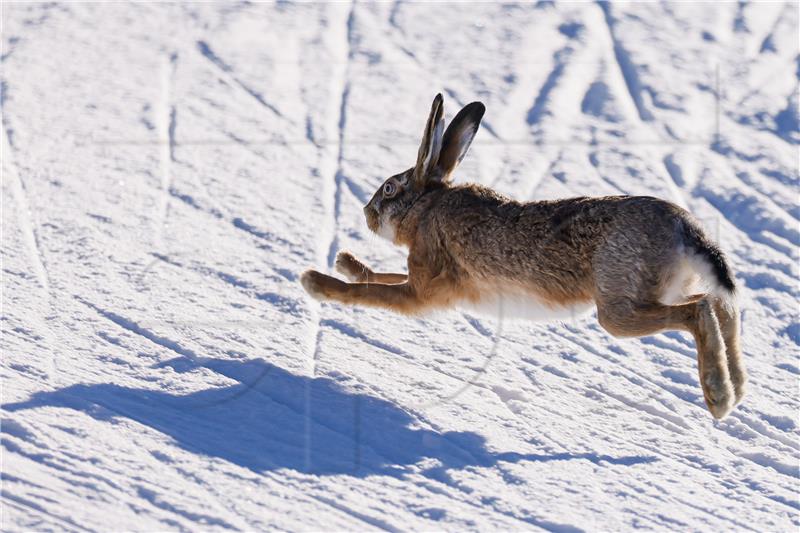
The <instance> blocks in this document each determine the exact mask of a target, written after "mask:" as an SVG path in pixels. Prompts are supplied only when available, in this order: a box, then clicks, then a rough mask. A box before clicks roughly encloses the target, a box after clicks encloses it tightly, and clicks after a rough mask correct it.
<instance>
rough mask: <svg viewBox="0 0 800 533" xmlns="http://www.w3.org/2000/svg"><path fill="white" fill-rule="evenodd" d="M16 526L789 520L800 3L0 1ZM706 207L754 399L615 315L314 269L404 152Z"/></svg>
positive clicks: (669, 525) (7, 391)
mask: <svg viewBox="0 0 800 533" xmlns="http://www.w3.org/2000/svg"><path fill="white" fill-rule="evenodd" d="M2 24H3V28H2V46H3V49H2V113H3V117H2V125H3V127H2V268H3V273H2V304H3V310H2V316H3V323H2V332H3V334H2V444H3V447H2V476H3V487H2V529H3V531H21V530H66V531H73V530H75V531H78V530H86V529H88V530H139V531H152V530H202V531H208V530H220V529H241V530H266V529H279V530H301V531H306V530H328V531H329V530H377V529H385V530H464V529H469V530H520V529H526V530H536V529H547V530H553V531H580V530H584V531H595V530H603V531H609V530H629V529H634V528H646V529H655V530H671V529H680V530H737V531H744V530H755V531H793V530H796V528H797V527H798V525H800V500H799V499H798V490H799V484H798V477H800V473H799V472H798V459H800V439H799V438H798V437H800V430H799V429H798V423H800V420H798V407H800V394H799V393H800V389H799V388H798V384H800V382H799V381H798V380H800V362H799V361H798V355H799V354H800V348H799V346H800V321H799V320H798V307H797V301H798V296H799V295H798V292H799V291H798V283H797V276H798V272H797V264H798V244H800V225H799V224H798V220H800V206H799V205H798V184H800V178H799V177H798V142H800V132H798V115H797V102H798V92H797V91H798V88H797V79H798V77H797V72H798V68H799V66H798V59H797V57H798V55H797V54H798V50H797V43H798V5H797V4H796V3H794V2H785V3H759V4H748V3H726V4H715V3H710V2H709V3H699V2H695V3H662V4H653V3H619V4H617V3H614V4H599V5H595V4H571V3H569V4H568V3H565V4H558V5H553V4H550V3H548V2H538V3H536V4H533V3H525V4H502V5H501V4H493V3H467V4H460V5H453V4H445V3H437V4H421V3H406V2H400V1H397V2H395V3H361V2H358V3H354V4H347V3H321V2H320V3H308V4H292V3H287V2H276V3H270V4H251V3H247V2H242V3H217V4H207V3H182V4H157V3H143V4H135V5H134V4H126V3H118V2H115V3H108V4H102V3H88V2H85V3H69V4H56V3H49V4H31V3H12V2H4V3H3V4H2ZM439 91H442V92H443V94H444V96H445V116H446V118H447V119H450V118H452V116H453V115H454V114H455V113H456V112H457V111H458V109H459V108H460V106H462V105H464V104H466V103H468V102H470V101H472V100H481V101H483V102H484V103H485V104H486V107H487V112H486V115H485V118H484V122H483V124H482V127H481V129H480V131H479V132H478V134H477V137H476V139H475V142H474V144H473V146H472V149H471V151H470V153H469V154H468V155H467V157H466V158H465V160H464V161H463V164H462V165H461V167H460V168H459V170H457V171H456V175H455V179H456V181H457V182H465V181H474V182H478V183H481V184H484V185H488V186H491V187H494V188H496V189H497V190H499V191H500V192H502V193H504V194H508V195H510V196H513V197H515V198H519V199H533V200H538V199H550V198H558V197H566V196H574V195H583V194H596V195H601V194H621V193H626V194H647V195H654V196H659V197H662V198H666V199H668V200H671V201H674V202H676V203H678V204H680V205H682V206H685V207H686V208H688V209H689V210H691V211H692V212H693V213H694V214H695V215H696V216H697V217H698V219H699V220H700V221H701V222H702V223H703V224H704V225H705V227H706V228H707V229H708V231H709V232H710V234H711V235H713V236H714V237H715V238H716V239H717V240H718V241H719V242H720V243H721V246H722V248H723V249H724V250H725V251H726V252H727V254H728V256H729V258H730V260H731V262H732V264H733V266H734V269H735V271H736V275H737V282H738V284H739V286H740V303H741V307H742V313H743V314H742V319H743V320H742V321H743V332H742V344H743V347H744V353H745V361H746V365H747V368H748V370H749V373H750V386H749V395H748V396H747V397H746V399H745V401H744V403H743V404H742V405H740V406H739V407H737V408H736V410H734V412H733V413H732V414H731V415H730V416H729V417H728V418H726V419H724V420H722V421H714V420H713V419H712V417H711V416H710V415H709V413H708V411H707V410H706V409H705V406H704V403H703V398H702V394H701V391H700V387H699V383H698V378H697V370H696V360H695V357H696V355H695V350H694V343H693V341H692V340H691V339H690V338H689V337H688V336H686V335H683V334H678V333H667V334H662V335H657V336H653V337H646V338H642V339H628V340H618V339H614V338H612V337H610V336H609V335H608V334H606V333H605V332H604V331H603V330H602V329H601V328H600V327H599V326H598V325H597V322H596V319H595V318H594V317H589V318H584V319H581V320H567V321H566V322H564V323H549V324H536V323H530V322H519V321H513V322H512V321H503V322H502V323H498V320H497V319H496V318H485V317H477V316H473V315H471V314H469V313H463V312H460V311H457V310H453V311H450V312H443V313H438V314H436V315H433V316H429V317H426V318H421V319H411V318H406V317H401V316H396V315H392V314H389V313H388V312H385V311H380V310H369V309H358V308H347V307H342V306H339V305H335V304H327V303H325V304H319V303H318V302H316V301H314V300H312V299H310V298H309V297H308V296H307V295H306V294H305V293H304V291H303V290H302V287H301V286H300V284H299V282H298V275H299V273H300V272H302V271H303V270H304V269H306V268H309V267H315V268H319V269H321V270H323V271H328V272H333V261H334V258H335V254H336V252H337V251H339V250H341V249H349V250H351V251H353V253H354V254H355V255H356V256H357V257H360V258H362V259H363V260H364V261H365V263H366V264H368V265H370V266H371V267H373V268H375V269H376V270H386V271H402V270H403V269H404V266H405V255H404V253H405V252H404V250H402V249H400V248H397V247H395V246H393V245H392V244H391V243H389V242H386V241H384V240H382V239H380V238H379V237H378V236H376V235H373V234H371V233H370V232H369V230H368V229H367V227H366V224H365V221H364V219H363V214H362V212H361V208H362V206H363V205H364V204H365V203H366V202H367V200H368V199H369V197H370V196H371V195H372V192H373V191H374V190H375V188H377V187H378V186H379V185H380V184H381V183H382V181H383V180H384V179H385V178H386V177H387V176H390V175H393V174H396V173H397V172H400V171H402V170H403V169H405V168H408V167H409V166H410V165H411V164H413V161H414V159H415V157H416V152H417V148H418V142H419V139H420V135H421V133H422V129H423V127H424V123H425V118H426V114H427V111H428V109H429V107H430V101H431V99H432V98H433V96H434V95H435V94H436V93H437V92H439Z"/></svg>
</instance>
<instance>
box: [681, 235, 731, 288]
mask: <svg viewBox="0 0 800 533" xmlns="http://www.w3.org/2000/svg"><path fill="white" fill-rule="evenodd" d="M683 238H684V243H685V245H686V246H687V247H688V248H690V249H691V250H693V251H694V253H695V254H697V255H698V256H699V257H701V258H702V259H704V260H705V261H706V263H707V264H708V265H709V266H710V267H711V271H712V273H713V275H714V278H715V279H714V280H713V281H714V282H715V283H713V285H715V286H716V287H714V288H716V289H718V290H717V291H714V292H722V293H723V294H724V293H728V294H731V295H732V294H733V293H735V292H736V282H735V281H734V278H733V273H732V272H731V268H730V266H728V262H727V260H726V259H725V255H724V254H723V253H722V251H721V250H720V249H719V247H718V246H717V245H716V244H714V243H713V242H711V241H709V239H708V238H707V237H706V236H705V235H704V234H703V232H702V230H701V229H700V228H698V227H697V226H695V225H694V224H686V223H685V224H684V225H683ZM719 289H722V291H719ZM723 294H719V296H723Z"/></svg>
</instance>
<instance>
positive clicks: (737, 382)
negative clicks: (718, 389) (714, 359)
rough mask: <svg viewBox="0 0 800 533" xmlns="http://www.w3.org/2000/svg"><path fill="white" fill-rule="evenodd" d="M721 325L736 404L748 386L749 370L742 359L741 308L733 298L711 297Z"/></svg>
mask: <svg viewBox="0 0 800 533" xmlns="http://www.w3.org/2000/svg"><path fill="white" fill-rule="evenodd" d="M711 303H712V304H713V306H714V313H716V316H717V320H718V321H719V327H720V330H721V331H722V338H723V340H724V341H725V354H726V355H727V357H728V372H729V373H730V376H731V381H732V382H733V390H734V393H735V394H736V402H735V404H734V405H736V404H738V403H739V402H741V401H742V398H743V397H744V395H745V392H746V388H747V371H746V370H745V368H744V362H743V361H742V349H741V346H740V344H739V328H740V326H739V324H740V323H739V308H738V306H737V305H736V301H735V300H733V299H731V300H729V301H724V300H721V299H719V298H715V297H711Z"/></svg>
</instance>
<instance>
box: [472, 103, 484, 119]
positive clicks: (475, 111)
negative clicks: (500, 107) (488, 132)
mask: <svg viewBox="0 0 800 533" xmlns="http://www.w3.org/2000/svg"><path fill="white" fill-rule="evenodd" d="M469 105H470V107H472V116H474V117H475V118H477V119H481V118H483V114H484V113H486V106H485V105H483V102H472V103H471V104H469Z"/></svg>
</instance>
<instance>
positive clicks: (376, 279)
mask: <svg viewBox="0 0 800 533" xmlns="http://www.w3.org/2000/svg"><path fill="white" fill-rule="evenodd" d="M336 270H337V272H339V273H340V274H342V275H343V276H345V277H346V278H347V279H349V280H350V281H353V282H359V283H383V284H386V285H394V284H397V283H405V282H406V280H408V276H407V275H405V274H394V273H388V272H374V271H373V270H372V269H371V268H369V267H368V266H367V265H365V264H364V263H363V262H361V261H359V260H358V259H356V258H355V257H354V256H353V254H351V253H350V252H339V253H338V254H336Z"/></svg>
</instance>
